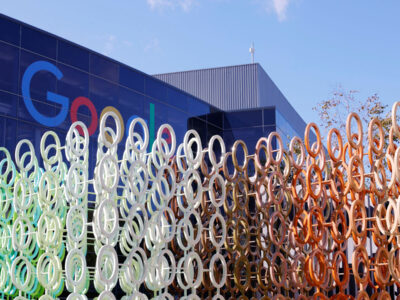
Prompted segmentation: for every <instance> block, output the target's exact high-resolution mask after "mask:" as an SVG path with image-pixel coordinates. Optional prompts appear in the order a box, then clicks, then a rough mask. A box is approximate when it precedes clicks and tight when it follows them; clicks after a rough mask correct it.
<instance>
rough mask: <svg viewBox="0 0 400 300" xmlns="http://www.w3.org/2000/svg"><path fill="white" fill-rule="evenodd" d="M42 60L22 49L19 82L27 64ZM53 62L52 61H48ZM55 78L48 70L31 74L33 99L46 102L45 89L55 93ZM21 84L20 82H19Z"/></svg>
mask: <svg viewBox="0 0 400 300" xmlns="http://www.w3.org/2000/svg"><path fill="white" fill-rule="evenodd" d="M38 60H43V57H40V56H38V55H35V54H33V53H30V52H27V51H24V50H22V51H21V59H20V67H19V68H20V82H21V79H22V76H23V74H24V72H25V70H26V69H27V67H28V66H29V65H31V64H32V63H34V62H36V61H38ZM49 62H51V63H53V64H54V62H53V61H49ZM56 82H57V78H56V77H55V76H54V75H53V74H52V73H50V72H47V71H39V72H38V73H36V74H35V76H33V78H32V81H31V89H30V90H31V97H32V99H34V100H38V101H43V102H47V91H50V92H54V93H56ZM20 86H21V84H20Z"/></svg>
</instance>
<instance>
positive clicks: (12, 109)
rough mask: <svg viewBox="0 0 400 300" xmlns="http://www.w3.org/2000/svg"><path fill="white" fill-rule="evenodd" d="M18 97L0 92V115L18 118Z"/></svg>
mask: <svg viewBox="0 0 400 300" xmlns="http://www.w3.org/2000/svg"><path fill="white" fill-rule="evenodd" d="M17 107H18V96H16V95H13V94H9V93H6V92H1V91H0V115H2V116H13V117H16V116H17Z"/></svg>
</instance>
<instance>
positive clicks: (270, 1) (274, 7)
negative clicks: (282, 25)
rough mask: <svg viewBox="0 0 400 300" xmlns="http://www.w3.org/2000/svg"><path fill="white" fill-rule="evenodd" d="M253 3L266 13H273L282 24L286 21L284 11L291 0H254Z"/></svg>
mask: <svg viewBox="0 0 400 300" xmlns="http://www.w3.org/2000/svg"><path fill="white" fill-rule="evenodd" d="M255 2H256V3H258V4H260V5H261V6H263V7H264V9H265V10H266V11H267V12H273V13H275V14H276V16H277V17H278V20H279V21H280V22H282V21H285V20H286V11H287V9H288V6H289V2H292V0H255Z"/></svg>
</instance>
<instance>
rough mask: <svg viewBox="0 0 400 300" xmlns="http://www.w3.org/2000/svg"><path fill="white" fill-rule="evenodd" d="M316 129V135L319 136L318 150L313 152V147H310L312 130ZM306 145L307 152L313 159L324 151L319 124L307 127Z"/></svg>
mask: <svg viewBox="0 0 400 300" xmlns="http://www.w3.org/2000/svg"><path fill="white" fill-rule="evenodd" d="M311 127H312V128H314V130H315V134H316V136H317V149H315V152H314V151H312V149H311V145H310V129H311ZM304 144H305V146H306V150H307V152H308V154H310V156H311V157H314V158H315V157H316V156H317V155H318V153H319V152H320V151H321V149H322V144H321V135H320V133H319V128H318V126H317V124H315V123H309V124H307V126H306V129H305V131H304Z"/></svg>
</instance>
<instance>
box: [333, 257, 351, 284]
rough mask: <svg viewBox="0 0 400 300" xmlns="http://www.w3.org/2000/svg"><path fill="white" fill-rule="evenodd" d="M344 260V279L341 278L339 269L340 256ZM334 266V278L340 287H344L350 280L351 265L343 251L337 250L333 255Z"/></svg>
mask: <svg viewBox="0 0 400 300" xmlns="http://www.w3.org/2000/svg"><path fill="white" fill-rule="evenodd" d="M339 257H340V259H341V260H342V261H341V262H342V265H343V268H344V269H343V280H340V276H339V270H338V258H339ZM332 261H333V266H332V276H333V280H335V282H336V284H337V285H338V286H339V289H340V290H342V288H343V287H344V286H345V285H346V284H347V283H348V282H349V273H350V272H349V265H348V264H347V257H346V255H345V254H344V252H342V251H340V250H339V251H336V252H335V255H334V256H333V259H332Z"/></svg>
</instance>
